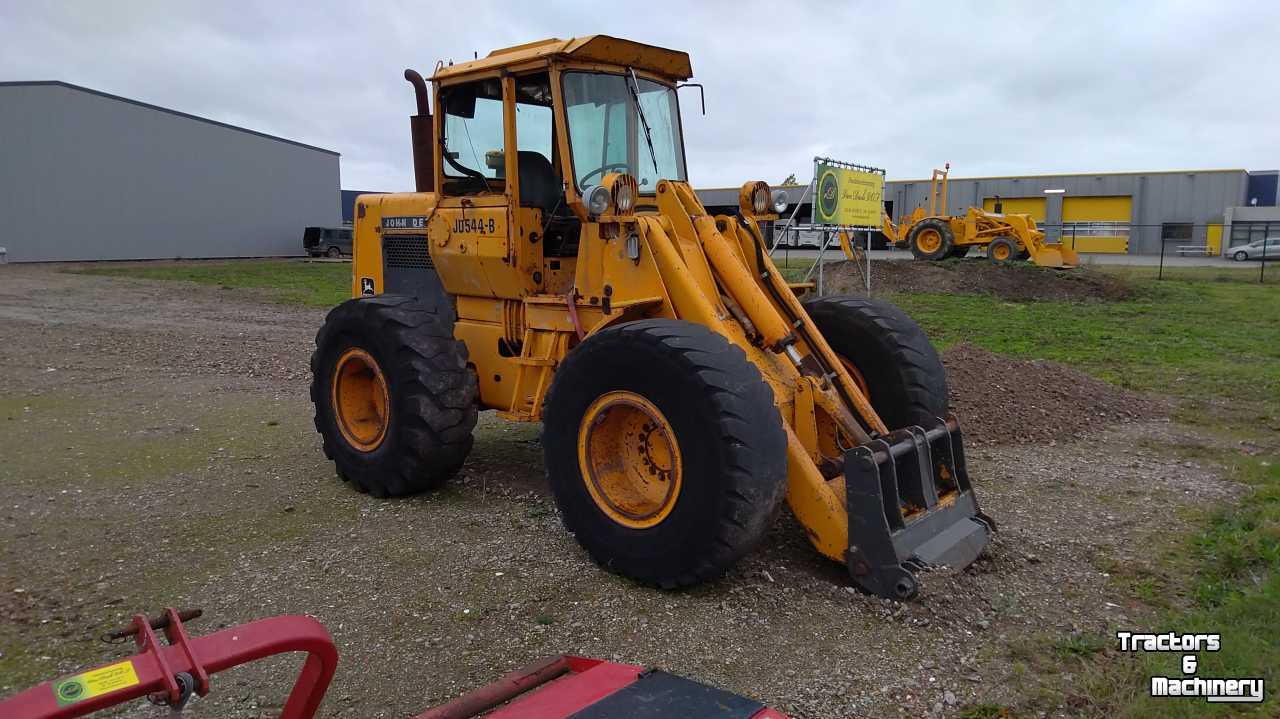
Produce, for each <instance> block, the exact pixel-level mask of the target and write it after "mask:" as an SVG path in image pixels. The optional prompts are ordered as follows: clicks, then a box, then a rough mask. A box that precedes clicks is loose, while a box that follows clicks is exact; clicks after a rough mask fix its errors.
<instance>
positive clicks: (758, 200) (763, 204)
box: [751, 182, 771, 215]
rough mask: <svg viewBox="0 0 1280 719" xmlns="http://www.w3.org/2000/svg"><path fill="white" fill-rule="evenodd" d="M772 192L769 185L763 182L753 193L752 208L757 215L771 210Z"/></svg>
mask: <svg viewBox="0 0 1280 719" xmlns="http://www.w3.org/2000/svg"><path fill="white" fill-rule="evenodd" d="M770 194H771V193H770V192H769V186H768V185H766V184H764V183H763V182H761V183H760V185H759V186H757V187H756V189H755V190H754V191H753V192H752V193H751V208H752V209H753V210H755V211H756V214H757V215H763V214H764V213H766V212H768V211H769V200H770V199H771V198H770V197H769V196H770Z"/></svg>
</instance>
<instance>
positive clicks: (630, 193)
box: [605, 173, 639, 215]
mask: <svg viewBox="0 0 1280 719" xmlns="http://www.w3.org/2000/svg"><path fill="white" fill-rule="evenodd" d="M605 184H606V185H608V186H609V188H610V190H611V191H612V192H613V210H614V212H616V213H618V214H619V215H629V214H631V211H632V210H634V209H635V207H636V195H637V194H639V188H638V186H637V185H636V178H634V177H632V176H631V175H628V174H626V173H621V174H617V175H610V176H608V177H607V178H605Z"/></svg>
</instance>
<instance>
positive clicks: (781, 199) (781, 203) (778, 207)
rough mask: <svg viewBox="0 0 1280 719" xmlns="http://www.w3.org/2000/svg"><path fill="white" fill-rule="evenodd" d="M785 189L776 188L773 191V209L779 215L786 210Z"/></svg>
mask: <svg viewBox="0 0 1280 719" xmlns="http://www.w3.org/2000/svg"><path fill="white" fill-rule="evenodd" d="M787 199H788V198H787V191H786V190H778V191H777V192H775V193H773V211H774V212H775V213H777V214H779V215H781V214H782V213H784V212H786V211H787Z"/></svg>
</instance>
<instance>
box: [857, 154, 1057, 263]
mask: <svg viewBox="0 0 1280 719" xmlns="http://www.w3.org/2000/svg"><path fill="white" fill-rule="evenodd" d="M950 171H951V165H950V163H948V164H947V165H945V166H944V169H942V170H934V171H933V177H932V179H931V180H930V189H929V211H928V212H927V213H926V212H925V210H924V208H923V207H917V208H916V209H915V210H914V211H912V213H911V215H910V217H905V218H899V220H898V222H896V223H895V222H894V221H893V220H892V219H891V218H890V217H889V215H887V214H886V215H884V216H883V219H882V221H881V228H880V229H881V231H882V232H883V233H884V236H885V237H886V238H888V240H889V242H891V243H893V245H894V246H895V247H897V248H899V249H904V250H905V249H910V250H911V254H912V255H914V256H915V258H916V259H917V260H942V259H946V258H948V257H964V256H965V255H967V254H969V251H970V250H972V249H973V248H975V247H976V248H979V249H981V250H982V251H984V252H986V254H987V258H988V259H989V260H991V261H992V262H996V263H1004V262H1011V261H1013V260H1024V259H1027V258H1030V259H1031V261H1032V262H1034V263H1036V264H1037V265H1040V266H1041V267H1056V268H1070V267H1075V266H1077V265H1079V264H1080V260H1079V256H1078V255H1077V254H1076V251H1075V250H1074V249H1071V248H1069V247H1067V246H1065V245H1063V244H1061V243H1056V242H1054V243H1050V242H1046V241H1045V234H1044V232H1043V231H1041V230H1040V229H1039V228H1037V227H1036V221H1035V219H1034V218H1032V217H1031V215H1026V214H1016V213H1007V214H1006V213H1004V212H1002V211H1001V208H1000V203H999V198H997V202H996V206H995V208H994V209H995V212H987V211H986V210H984V209H982V208H979V207H970V208H969V209H968V210H966V211H965V213H964V215H959V216H957V215H944V214H940V213H943V212H946V211H947V175H948V174H950Z"/></svg>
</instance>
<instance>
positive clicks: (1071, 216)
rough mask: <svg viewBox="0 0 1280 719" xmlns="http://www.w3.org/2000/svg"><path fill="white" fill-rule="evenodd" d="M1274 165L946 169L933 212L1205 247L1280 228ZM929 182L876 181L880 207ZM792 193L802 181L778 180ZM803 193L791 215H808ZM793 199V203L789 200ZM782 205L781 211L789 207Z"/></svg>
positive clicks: (906, 201)
mask: <svg viewBox="0 0 1280 719" xmlns="http://www.w3.org/2000/svg"><path fill="white" fill-rule="evenodd" d="M1278 179H1280V178H1278V177H1277V172H1276V171H1274V170H1269V171H1263V172H1248V171H1246V170H1181V171H1157V172H1116V173H1107V172H1098V173H1082V174H1060V175H1028V176H1021V177H969V178H951V180H950V182H949V187H948V194H947V201H946V207H945V208H942V207H939V208H937V211H938V213H939V214H944V213H951V214H964V212H965V210H966V209H967V208H969V207H983V208H985V209H987V210H994V209H995V203H996V198H997V197H999V198H1000V203H1001V209H1002V210H1003V211H1005V212H1025V213H1028V214H1030V215H1032V216H1033V217H1034V218H1035V219H1036V221H1037V222H1038V223H1039V224H1040V225H1042V226H1043V228H1044V229H1045V231H1046V233H1047V234H1048V236H1049V238H1050V239H1051V240H1057V239H1059V238H1061V239H1062V240H1063V241H1064V242H1067V243H1068V244H1073V245H1075V247H1076V249H1078V250H1079V251H1081V252H1096V253H1125V252H1127V253H1132V254H1157V253H1159V252H1160V250H1161V247H1162V246H1163V247H1164V249H1165V251H1166V252H1176V251H1177V248H1179V247H1184V248H1185V247H1194V246H1204V247H1207V248H1209V252H1210V253H1211V254H1222V255H1228V254H1230V248H1231V247H1232V246H1235V245H1239V244H1244V243H1247V242H1249V241H1251V240H1252V239H1257V237H1259V236H1263V235H1265V236H1268V237H1271V236H1280V209H1278V208H1277V207H1276V204H1277V183H1278ZM930 188H931V182H930V180H928V179H921V180H890V181H888V182H886V183H885V194H884V197H885V210H886V212H888V213H889V214H890V215H891V216H892V217H894V218H895V219H899V218H901V217H904V216H907V215H910V214H911V212H912V211H913V210H914V209H915V208H917V207H923V208H925V210H926V212H927V211H928V210H929V196H930ZM786 189H787V192H788V195H789V197H790V199H791V201H792V202H797V201H799V200H800V198H801V196H802V195H803V194H804V191H805V187H804V186H799V187H788V188H786ZM699 196H700V197H702V199H703V203H704V204H706V205H707V206H708V207H712V206H716V207H724V208H726V209H728V208H732V207H734V206H736V204H737V188H725V189H720V188H716V189H707V190H699ZM809 205H810V203H809V202H808V200H806V201H805V202H804V203H803V204H802V205H801V207H800V208H799V212H798V215H797V217H798V219H800V220H801V221H807V220H808V217H809V212H810V207H809ZM793 209H794V208H793ZM789 212H790V211H789Z"/></svg>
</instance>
